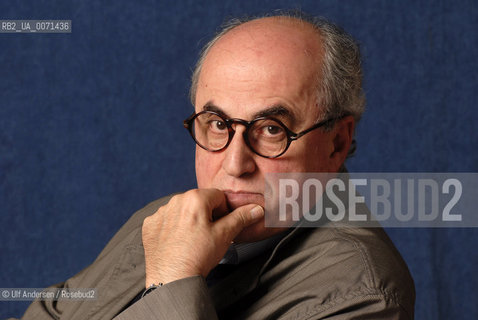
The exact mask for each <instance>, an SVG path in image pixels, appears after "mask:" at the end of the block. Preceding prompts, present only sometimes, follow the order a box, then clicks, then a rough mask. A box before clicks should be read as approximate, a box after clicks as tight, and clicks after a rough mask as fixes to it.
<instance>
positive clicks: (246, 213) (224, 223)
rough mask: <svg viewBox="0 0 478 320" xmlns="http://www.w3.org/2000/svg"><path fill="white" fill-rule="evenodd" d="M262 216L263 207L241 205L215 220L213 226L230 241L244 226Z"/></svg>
mask: <svg viewBox="0 0 478 320" xmlns="http://www.w3.org/2000/svg"><path fill="white" fill-rule="evenodd" d="M263 217H264V209H263V208H262V207H261V206H259V205H256V204H248V205H245V206H241V207H239V208H237V209H236V210H234V211H232V212H231V213H230V214H228V215H226V216H224V217H222V218H221V219H219V220H218V221H216V223H215V226H214V228H216V230H219V231H220V232H221V233H223V237H224V238H225V239H224V240H225V241H227V242H230V241H232V240H233V239H234V238H235V237H236V236H237V235H238V234H239V233H240V232H241V231H242V230H243V229H244V228H245V227H247V226H250V225H252V224H254V223H256V222H258V221H259V220H261V219H262V218H263Z"/></svg>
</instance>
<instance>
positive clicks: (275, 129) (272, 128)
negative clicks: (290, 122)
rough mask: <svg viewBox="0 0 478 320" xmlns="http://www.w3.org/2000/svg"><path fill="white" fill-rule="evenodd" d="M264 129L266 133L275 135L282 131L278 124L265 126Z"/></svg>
mask: <svg viewBox="0 0 478 320" xmlns="http://www.w3.org/2000/svg"><path fill="white" fill-rule="evenodd" d="M264 131H265V133H267V134H270V135H276V134H280V133H282V131H283V129H282V128H281V127H279V126H267V127H266V128H264Z"/></svg>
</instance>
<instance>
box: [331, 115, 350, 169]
mask: <svg viewBox="0 0 478 320" xmlns="http://www.w3.org/2000/svg"><path fill="white" fill-rule="evenodd" d="M354 130H355V119H354V118H353V117H352V116H346V117H344V118H342V119H340V120H338V121H337V122H336V123H335V126H334V128H333V129H332V133H333V137H332V138H333V145H334V149H333V151H332V153H331V154H330V160H331V161H332V162H333V164H334V167H335V168H336V170H338V169H339V168H340V167H341V166H342V164H343V163H344V162H345V159H346V158H347V154H348V152H349V149H350V145H351V144H352V140H353V136H354Z"/></svg>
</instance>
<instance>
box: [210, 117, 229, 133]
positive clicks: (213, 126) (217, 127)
mask: <svg viewBox="0 0 478 320" xmlns="http://www.w3.org/2000/svg"><path fill="white" fill-rule="evenodd" d="M209 129H210V130H212V131H216V132H217V131H223V130H226V129H227V126H226V123H225V122H224V121H221V120H210V121H209Z"/></svg>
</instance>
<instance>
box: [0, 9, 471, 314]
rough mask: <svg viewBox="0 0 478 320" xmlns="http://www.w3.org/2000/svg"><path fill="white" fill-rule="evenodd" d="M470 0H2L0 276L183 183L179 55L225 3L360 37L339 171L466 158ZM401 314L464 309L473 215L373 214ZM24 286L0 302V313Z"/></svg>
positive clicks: (15, 305)
mask: <svg viewBox="0 0 478 320" xmlns="http://www.w3.org/2000/svg"><path fill="white" fill-rule="evenodd" d="M477 6H478V5H477V3H476V1H471V0H470V1H452V0H441V1H424V0H422V1H411V0H410V1H398V0H397V1H378V0H374V1H372V0H370V1H352V0H350V1H330V0H329V1H313V0H310V1H306V0H304V1H262V2H259V1H210V2H205V1H196V2H195V1H191V0H189V1H187V0H175V1H122V0H121V1H120V0H117V1H60V0H58V1H46V0H45V1H39V0H37V1H33V0H32V1H2V2H1V3H0V19H70V20H72V23H73V32H72V33H71V34H0V226H1V233H0V254H1V261H0V287H46V286H48V285H50V284H53V283H56V282H60V281H63V280H65V279H66V278H68V277H70V276H72V275H74V274H75V273H77V272H78V271H80V270H81V269H82V268H83V267H85V266H86V265H88V264H89V263H91V262H92V261H93V259H94V258H95V257H96V255H97V254H98V253H99V252H100V250H101V249H102V248H103V246H104V245H105V244H106V242H107V241H108V240H109V239H110V238H111V237H112V236H113V234H114V233H115V232H116V231H117V230H118V229H119V227H120V226H121V225H122V224H123V223H124V222H125V221H126V220H127V219H128V217H129V216H130V215H131V214H132V213H133V212H134V211H135V210H137V209H139V208H141V207H142V206H144V205H145V204H146V203H148V202H149V201H152V200H154V199H156V198H158V197H160V196H163V195H166V194H168V193H170V192H174V191H181V190H186V189H188V188H192V187H194V186H195V176H194V162H193V156H194V144H193V143H192V140H191V139H190V137H189V136H188V134H187V132H186V131H185V130H184V129H183V128H182V120H183V119H184V118H186V117H187V116H188V115H189V114H190V113H191V111H192V107H191V106H190V105H189V102H188V98H187V90H188V87H189V77H190V71H191V69H192V67H193V65H194V62H195V60H196V56H197V53H198V51H199V48H200V47H201V45H202V44H204V43H205V41H206V40H207V39H208V38H209V37H210V36H211V35H212V34H213V33H214V31H215V30H216V28H217V26H218V25H219V24H220V23H221V22H222V21H223V20H224V18H225V17H227V16H237V15H239V16H242V15H244V14H258V13H263V12H266V11H269V10H271V9H278V8H301V9H303V10H305V11H307V12H309V13H311V14H315V15H322V16H325V17H327V18H329V19H331V20H332V21H335V22H336V23H338V24H339V25H341V26H343V27H344V28H345V29H346V30H347V31H349V32H350V33H351V34H352V35H353V36H354V37H355V38H357V39H358V41H359V42H360V43H361V48H362V51H363V56H364V69H365V90H366V94H367V99H368V103H367V112H366V114H365V115H364V117H363V120H362V121H361V123H360V124H359V126H358V131H357V139H358V153H357V155H356V157H354V158H352V159H350V160H349V162H348V167H349V170H350V171H365V172H366V171H370V172H384V171H389V172H478V151H477V146H478V133H477V130H476V127H477V124H478V115H477V113H476V111H475V110H476V103H477V101H478V86H477V84H478V81H477V74H478V62H477V60H478V59H477V57H478V37H477V30H478V8H477ZM388 233H389V234H390V236H391V237H392V239H393V240H394V242H395V243H396V245H397V247H398V248H399V250H400V251H401V252H402V254H403V256H404V258H405V260H406V261H407V263H408V265H409V267H410V270H411V272H412V275H413V277H414V279H415V284H416V288H417V301H416V318H417V319H478V277H477V275H476V272H477V271H478V250H477V249H476V246H477V244H478V229H389V230H388ZM27 305H28V302H0V310H1V311H0V317H2V318H3V317H6V316H21V315H22V314H23V311H24V310H25V308H26V307H27Z"/></svg>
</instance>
